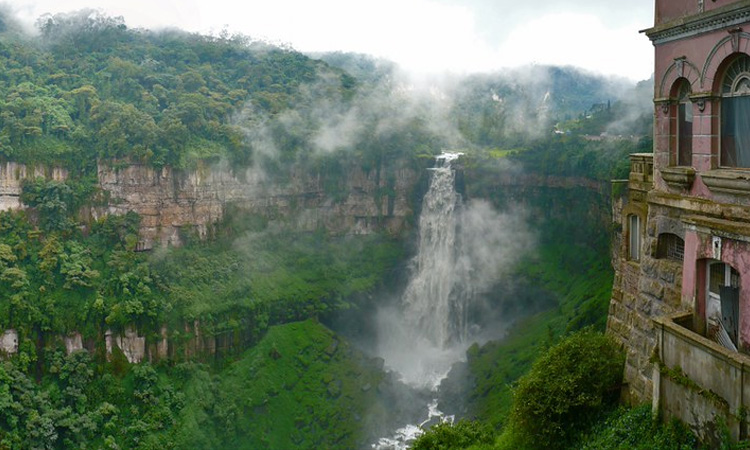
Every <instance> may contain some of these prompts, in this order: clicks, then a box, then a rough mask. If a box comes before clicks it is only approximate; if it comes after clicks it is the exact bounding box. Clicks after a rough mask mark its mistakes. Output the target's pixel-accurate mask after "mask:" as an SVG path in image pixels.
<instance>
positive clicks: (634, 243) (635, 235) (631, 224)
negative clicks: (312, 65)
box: [628, 214, 641, 261]
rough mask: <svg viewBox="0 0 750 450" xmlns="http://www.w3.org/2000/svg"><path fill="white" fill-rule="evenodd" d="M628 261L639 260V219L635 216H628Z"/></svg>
mask: <svg viewBox="0 0 750 450" xmlns="http://www.w3.org/2000/svg"><path fill="white" fill-rule="evenodd" d="M628 259H630V260H631V261H640V259H641V218H640V217H638V216H637V215H635V214H631V215H629V216H628Z"/></svg>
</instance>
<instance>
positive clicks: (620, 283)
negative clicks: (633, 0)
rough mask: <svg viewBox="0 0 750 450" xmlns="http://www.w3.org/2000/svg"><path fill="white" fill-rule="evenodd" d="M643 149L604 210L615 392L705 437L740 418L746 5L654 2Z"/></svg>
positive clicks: (744, 409) (744, 338)
mask: <svg viewBox="0 0 750 450" xmlns="http://www.w3.org/2000/svg"><path fill="white" fill-rule="evenodd" d="M655 11H656V14H655V24H654V27H653V28H649V29H648V30H645V31H644V32H645V34H646V35H647V36H648V38H649V39H651V41H652V42H653V44H654V48H655V52H656V58H655V69H654V83H655V86H654V107H655V110H654V149H653V154H650V153H649V154H636V155H632V156H631V172H630V177H629V180H627V181H624V182H622V183H621V187H622V189H616V190H615V192H623V195H622V197H621V198H620V199H619V201H616V202H615V208H614V209H615V210H614V213H615V215H614V217H615V222H616V227H615V228H616V236H615V237H616V239H615V243H616V244H615V245H616V247H615V252H614V254H613V263H614V266H615V282H614V287H613V293H612V300H611V303H610V311H609V320H608V332H609V333H610V334H612V335H613V336H615V337H617V338H618V339H619V340H620V341H621V342H622V343H623V344H624V346H625V348H626V350H627V363H626V368H625V381H626V383H627V386H626V388H625V390H624V391H625V392H624V394H625V396H626V397H627V398H628V399H629V400H630V401H632V402H643V401H650V402H653V405H654V408H655V409H657V410H658V411H660V412H661V413H663V414H664V415H665V416H667V417H670V416H673V417H678V418H680V419H682V420H683V421H685V422H687V423H688V424H691V426H693V427H694V428H695V430H696V431H698V432H699V434H701V435H702V436H703V437H704V438H706V439H711V438H712V437H715V433H716V430H717V429H718V428H719V427H718V425H719V424H720V423H721V422H723V423H725V424H726V425H727V426H728V427H729V430H730V433H731V434H732V436H733V437H734V438H745V437H748V423H750V418H749V417H748V411H750V0H740V1H736V0H735V1H732V0H656V10H655Z"/></svg>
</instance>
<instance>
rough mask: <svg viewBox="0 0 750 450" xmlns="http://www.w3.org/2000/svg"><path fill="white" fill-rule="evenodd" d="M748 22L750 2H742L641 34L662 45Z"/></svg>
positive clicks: (745, 0)
mask: <svg viewBox="0 0 750 450" xmlns="http://www.w3.org/2000/svg"><path fill="white" fill-rule="evenodd" d="M747 22H750V0H742V1H739V2H736V3H732V4H730V5H727V6H725V7H723V8H718V9H715V10H712V11H708V12H705V13H701V14H695V15H692V16H687V17H682V18H680V19H677V20H673V21H671V22H667V23H664V24H661V25H657V26H655V27H653V28H648V29H646V30H641V33H645V34H646V36H648V38H649V39H651V42H653V43H654V45H660V44H665V43H667V42H672V41H676V40H679V39H684V38H687V37H691V36H695V35H698V34H703V33H708V32H711V31H716V30H722V29H725V28H729V27H733V26H737V25H741V24H744V23H747Z"/></svg>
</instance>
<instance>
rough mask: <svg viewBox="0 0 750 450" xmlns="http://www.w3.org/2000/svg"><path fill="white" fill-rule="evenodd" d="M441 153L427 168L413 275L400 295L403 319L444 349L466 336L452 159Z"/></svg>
mask: <svg viewBox="0 0 750 450" xmlns="http://www.w3.org/2000/svg"><path fill="white" fill-rule="evenodd" d="M460 155H461V154H460V153H443V154H442V155H440V156H438V157H437V158H436V161H435V167H434V168H433V169H431V176H430V185H429V189H428V191H427V193H426V194H425V196H424V201H423V204H422V213H421V215H420V218H419V246H418V249H417V255H416V257H415V260H414V273H413V274H412V277H411V279H410V281H409V284H408V286H407V288H406V291H405V292H404V296H403V299H402V303H403V308H404V314H405V319H406V320H407V322H408V323H409V324H410V325H411V326H412V327H413V329H414V330H417V331H418V332H419V334H420V335H421V336H422V337H423V338H425V339H427V340H429V341H430V342H431V343H432V344H433V345H435V346H438V347H446V346H449V345H451V344H454V343H460V342H462V341H463V340H464V339H465V338H466V332H467V330H466V328H467V320H466V314H467V302H468V301H469V300H470V298H471V295H470V293H469V292H468V291H469V286H470V284H469V283H468V280H467V276H466V275H467V273H466V270H465V269H464V267H463V264H462V260H463V258H462V253H463V252H462V250H461V241H460V223H461V221H460V217H461V212H462V207H463V201H462V198H461V194H459V193H458V192H456V188H455V184H456V183H455V181H456V171H455V170H454V169H453V167H452V163H453V161H455V160H456V159H458V157H459V156H460Z"/></svg>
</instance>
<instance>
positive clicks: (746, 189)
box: [701, 169, 750, 195]
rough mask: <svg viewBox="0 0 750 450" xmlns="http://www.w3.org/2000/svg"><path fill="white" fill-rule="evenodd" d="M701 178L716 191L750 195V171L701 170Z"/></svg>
mask: <svg viewBox="0 0 750 450" xmlns="http://www.w3.org/2000/svg"><path fill="white" fill-rule="evenodd" d="M701 179H702V180H703V183H704V184H705V185H706V186H708V188H709V189H711V190H712V191H715V192H722V193H726V194H735V195H750V171H748V170H737V169H716V170H709V171H708V172H701Z"/></svg>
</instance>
